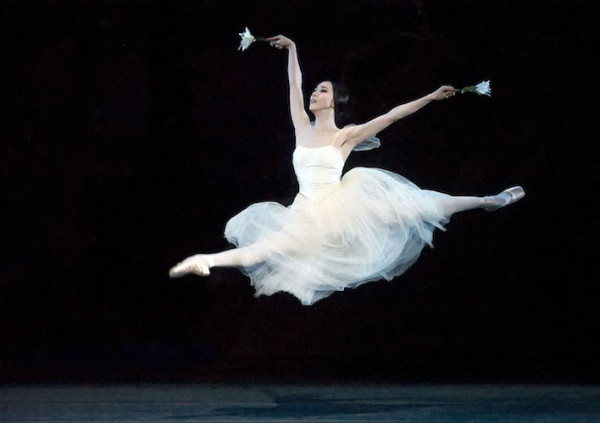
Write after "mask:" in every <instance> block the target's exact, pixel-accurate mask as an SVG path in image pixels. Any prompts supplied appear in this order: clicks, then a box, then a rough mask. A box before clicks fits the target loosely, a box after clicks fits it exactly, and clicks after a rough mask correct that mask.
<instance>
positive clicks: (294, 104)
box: [267, 35, 310, 134]
mask: <svg viewBox="0 0 600 423" xmlns="http://www.w3.org/2000/svg"><path fill="white" fill-rule="evenodd" d="M267 41H269V43H270V44H271V45H272V46H273V47H275V48H278V49H283V48H286V49H287V50H288V80H289V84H290V113H291V115H292V123H293V124H294V129H295V130H296V134H298V130H300V129H304V128H306V127H308V126H310V119H309V117H308V114H307V113H306V110H304V96H303V95H302V72H301V71H300V64H299V62H298V52H297V51H296V44H295V43H294V42H293V41H292V40H290V39H289V38H287V37H284V36H283V35H277V36H275V37H270V38H267Z"/></svg>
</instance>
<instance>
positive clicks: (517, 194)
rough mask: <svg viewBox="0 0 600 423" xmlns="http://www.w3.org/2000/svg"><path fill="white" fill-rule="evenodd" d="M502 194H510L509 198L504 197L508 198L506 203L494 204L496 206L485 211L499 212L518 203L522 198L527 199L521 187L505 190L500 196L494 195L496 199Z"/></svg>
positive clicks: (486, 208)
mask: <svg viewBox="0 0 600 423" xmlns="http://www.w3.org/2000/svg"><path fill="white" fill-rule="evenodd" d="M502 194H508V196H504V197H505V198H506V200H505V202H504V203H499V204H494V205H491V206H488V207H485V210H487V211H494V210H498V209H500V208H502V207H506V206H508V205H509V204H512V203H516V202H517V201H519V200H520V199H521V198H523V197H525V190H524V189H523V188H522V187H520V186H516V187H512V188H508V189H505V190H504V191H502V192H501V193H500V194H498V195H494V197H497V196H500V195H502Z"/></svg>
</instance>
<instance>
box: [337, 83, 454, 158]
mask: <svg viewBox="0 0 600 423" xmlns="http://www.w3.org/2000/svg"><path fill="white" fill-rule="evenodd" d="M457 91H459V90H457V89H456V88H454V87H451V86H447V85H444V86H441V87H440V88H438V89H437V90H435V91H434V92H432V93H431V94H428V95H426V96H425V97H421V98H419V99H417V100H414V101H411V102H409V103H406V104H401V105H400V106H397V107H394V108H393V109H392V110H390V111H389V112H387V113H385V114H383V115H381V116H378V117H376V118H375V119H372V120H370V121H369V122H366V123H363V124H361V125H354V126H349V127H345V128H344V129H342V133H341V134H340V136H341V137H342V139H344V140H345V141H344V144H350V146H351V147H354V146H355V145H357V144H359V143H360V142H362V141H364V140H366V139H367V138H369V137H372V136H375V135H376V134H377V133H379V132H380V131H382V130H383V129H385V128H387V127H388V126H390V125H391V124H392V123H394V122H396V121H398V120H400V119H402V118H404V117H406V116H408V115H411V114H413V113H414V112H416V111H417V110H419V109H421V108H423V107H425V106H426V105H427V104H429V103H430V102H432V101H435V100H443V99H445V98H448V97H452V96H453V95H454V94H455V93H456V92H457Z"/></svg>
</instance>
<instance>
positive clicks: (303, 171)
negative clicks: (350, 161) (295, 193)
mask: <svg viewBox="0 0 600 423" xmlns="http://www.w3.org/2000/svg"><path fill="white" fill-rule="evenodd" d="M293 163H294V171H295V172H296V177H297V178H298V184H299V185H300V194H302V195H303V196H305V197H306V198H308V199H310V200H312V201H315V202H319V201H321V200H323V198H325V197H326V196H327V195H329V194H331V193H332V192H333V191H335V190H336V189H337V188H338V187H339V184H340V178H341V176H342V169H343V168H344V159H342V155H341V154H340V151H339V150H338V149H337V148H335V147H334V146H332V145H327V146H324V147H317V148H306V147H302V146H297V147H296V150H294V157H293Z"/></svg>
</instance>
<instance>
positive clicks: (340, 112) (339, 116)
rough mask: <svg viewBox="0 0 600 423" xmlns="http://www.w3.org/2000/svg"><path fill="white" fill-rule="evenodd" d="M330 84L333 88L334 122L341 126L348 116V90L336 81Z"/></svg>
mask: <svg viewBox="0 0 600 423" xmlns="http://www.w3.org/2000/svg"><path fill="white" fill-rule="evenodd" d="M329 82H331V86H332V87H333V102H334V104H335V121H336V124H338V125H341V124H343V123H344V122H343V120H344V119H345V118H346V117H347V114H348V111H349V110H348V107H347V106H348V101H349V100H350V93H349V92H348V89H347V88H346V87H345V86H344V85H343V84H341V83H339V82H336V81H331V80H330V81H329Z"/></svg>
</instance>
